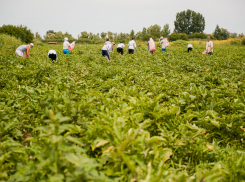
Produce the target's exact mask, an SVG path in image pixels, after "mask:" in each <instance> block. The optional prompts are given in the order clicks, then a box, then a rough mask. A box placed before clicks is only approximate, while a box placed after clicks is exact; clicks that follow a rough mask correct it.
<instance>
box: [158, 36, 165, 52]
mask: <svg viewBox="0 0 245 182" xmlns="http://www.w3.org/2000/svg"><path fill="white" fill-rule="evenodd" d="M159 44H161V45H162V52H165V51H166V42H165V40H164V39H163V37H160V40H159Z"/></svg>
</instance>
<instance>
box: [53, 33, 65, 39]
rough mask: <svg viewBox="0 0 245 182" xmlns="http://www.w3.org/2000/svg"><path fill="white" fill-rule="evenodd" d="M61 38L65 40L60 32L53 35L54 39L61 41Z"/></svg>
mask: <svg viewBox="0 0 245 182" xmlns="http://www.w3.org/2000/svg"><path fill="white" fill-rule="evenodd" d="M63 38H65V36H64V34H63V33H62V32H61V31H59V32H57V33H56V34H54V39H63Z"/></svg>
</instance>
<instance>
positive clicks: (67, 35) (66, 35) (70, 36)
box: [64, 32, 74, 39]
mask: <svg viewBox="0 0 245 182" xmlns="http://www.w3.org/2000/svg"><path fill="white" fill-rule="evenodd" d="M64 37H67V38H68V39H74V37H72V35H71V34H69V33H68V32H66V33H65V34H64Z"/></svg>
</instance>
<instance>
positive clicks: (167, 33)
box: [162, 23, 171, 37]
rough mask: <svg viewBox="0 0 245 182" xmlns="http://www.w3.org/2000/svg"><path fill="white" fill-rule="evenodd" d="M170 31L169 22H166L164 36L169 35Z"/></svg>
mask: <svg viewBox="0 0 245 182" xmlns="http://www.w3.org/2000/svg"><path fill="white" fill-rule="evenodd" d="M170 33H171V30H170V29H169V24H167V23H166V24H165V25H164V26H163V30H162V36H164V37H167V36H168V35H169V34H170Z"/></svg>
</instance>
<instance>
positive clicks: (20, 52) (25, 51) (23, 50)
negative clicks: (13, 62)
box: [15, 43, 34, 57]
mask: <svg viewBox="0 0 245 182" xmlns="http://www.w3.org/2000/svg"><path fill="white" fill-rule="evenodd" d="M33 46H34V44H33V43H30V44H29V45H21V46H19V47H18V48H17V49H16V51H15V54H16V56H17V57H18V56H20V57H30V55H29V52H30V49H31V48H33Z"/></svg>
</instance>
